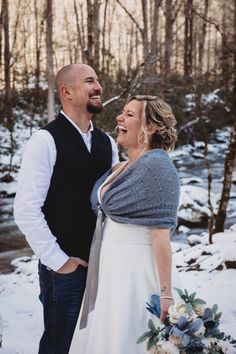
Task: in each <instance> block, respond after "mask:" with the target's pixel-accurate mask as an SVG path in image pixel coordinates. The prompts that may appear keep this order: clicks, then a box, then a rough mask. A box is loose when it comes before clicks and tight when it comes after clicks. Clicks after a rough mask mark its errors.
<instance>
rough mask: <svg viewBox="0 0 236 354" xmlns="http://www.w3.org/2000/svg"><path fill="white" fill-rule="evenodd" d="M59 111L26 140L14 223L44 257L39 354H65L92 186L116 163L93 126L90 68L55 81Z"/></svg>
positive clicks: (87, 236) (94, 86)
mask: <svg viewBox="0 0 236 354" xmlns="http://www.w3.org/2000/svg"><path fill="white" fill-rule="evenodd" d="M56 85H57V91H58V94H59V98H60V102H61V105H62V109H63V110H62V111H61V112H60V113H59V115H58V116H57V118H56V119H55V120H54V121H53V122H51V123H49V124H48V125H47V126H45V127H44V128H43V129H41V130H39V131H38V132H36V133H35V134H34V135H33V136H32V137H31V139H30V140H29V142H28V144H27V147H26V150H25V152H24V157H23V161H22V165H21V170H20V175H19V186H18V191H17V194H16V198H15V204H14V216H15V221H16V223H17V225H18V226H19V228H20V229H21V231H22V232H23V233H24V234H25V236H26V239H27V241H28V243H29V244H30V246H31V248H32V249H33V251H34V252H35V254H36V255H37V256H38V257H39V260H40V262H39V280H40V290H41V291H40V300H41V302H42V304H43V309H44V327H45V330H44V333H43V336H42V338H41V341H40V345H39V354H67V353H68V351H69V347H70V343H71V339H72V335H73V332H74V328H75V325H76V322H77V318H78V314H79V310H80V307H81V301H82V297H83V292H84V288H85V281H86V273H87V265H88V264H87V261H88V256H89V249H90V244H91V240H92V235H93V231H94V228H95V216H94V214H93V212H92V210H91V206H90V199H89V197H90V192H91V189H92V187H93V184H94V182H95V181H96V180H97V179H98V178H99V177H100V176H101V175H102V174H103V173H104V172H105V171H106V170H108V169H109V168H110V167H111V166H112V165H114V164H116V163H117V162H118V152H117V147H116V144H115V142H114V140H113V139H112V138H110V137H109V136H108V135H106V134H105V133H103V132H101V131H100V130H98V129H97V128H95V127H94V126H93V124H92V122H91V117H92V115H93V114H96V113H99V112H101V110H102V103H101V93H102V88H101V85H100V83H99V81H98V78H97V75H96V73H95V71H94V70H93V69H92V68H91V67H90V66H88V65H85V64H73V65H67V66H65V67H63V68H62V69H61V70H60V71H59V72H58V74H57V78H56Z"/></svg>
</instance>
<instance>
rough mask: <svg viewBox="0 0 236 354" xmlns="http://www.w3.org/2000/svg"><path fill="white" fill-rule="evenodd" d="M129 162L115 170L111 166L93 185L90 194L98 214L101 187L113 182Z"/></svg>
mask: <svg viewBox="0 0 236 354" xmlns="http://www.w3.org/2000/svg"><path fill="white" fill-rule="evenodd" d="M127 163H128V161H125V162H124V163H122V164H121V165H120V166H119V168H117V169H116V170H115V171H113V172H112V168H110V169H109V170H108V171H107V172H105V173H104V175H102V176H101V177H100V178H99V179H98V180H97V182H96V183H95V184H94V186H93V190H92V193H91V196H90V200H91V204H92V208H93V210H94V212H95V213H96V214H97V211H98V206H99V205H100V204H101V195H100V192H101V189H102V187H103V186H104V185H105V184H107V183H109V182H110V183H111V182H112V181H113V179H115V178H116V177H117V176H118V175H119V174H120V173H121V172H122V170H123V167H124V166H125V165H126V164H127Z"/></svg>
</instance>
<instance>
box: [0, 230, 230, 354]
mask: <svg viewBox="0 0 236 354" xmlns="http://www.w3.org/2000/svg"><path fill="white" fill-rule="evenodd" d="M195 241H196V242H198V244H197V245H195V246H194V247H189V246H188V247H180V248H179V249H180V250H179V251H178V252H175V253H174V259H175V262H176V265H177V266H178V267H179V272H180V277H181V280H182V284H183V287H184V288H186V289H187V290H188V291H189V292H193V291H196V292H197V295H198V297H200V298H202V299H204V300H205V301H206V302H207V304H208V305H209V306H212V305H213V304H215V303H216V304H218V306H219V310H220V311H222V312H223V315H222V322H221V326H220V329H221V330H222V331H225V332H226V333H228V334H231V335H232V337H234V338H236V306H235V294H236V269H227V268H226V266H225V262H226V261H227V260H231V261H232V260H233V261H234V262H236V252H235V248H236V225H233V226H232V227H231V228H230V230H227V231H226V232H224V233H220V234H216V235H215V236H214V244H213V245H207V244H206V242H205V241H206V235H205V236H204V242H203V240H198V238H195ZM173 246H174V247H173V248H174V249H175V250H177V249H178V247H175V246H176V245H175V244H173ZM185 246H186V245H185ZM189 260H192V261H191V262H190V263H189V264H188V263H187V262H188V261H189ZM193 260H194V262H195V264H199V265H200V269H201V271H196V270H191V271H190V269H191V267H192V265H193V264H194V262H193ZM13 262H14V265H15V266H16V269H15V272H14V273H11V274H8V275H0V313H1V317H2V330H1V331H2V343H3V348H2V349H0V354H35V353H37V348H38V342H39V339H40V336H41V333H42V330H43V319H42V308H41V304H40V302H39V299H38V294H39V285H38V274H37V259H36V257H33V258H32V259H31V258H29V257H22V258H19V259H17V260H15V261H13ZM219 264H220V265H221V268H223V269H222V270H217V269H218V268H217V267H218V266H219ZM195 268H196V267H195ZM216 268H217V269H216ZM193 269H194V268H193ZM232 350H233V351H231V353H229V354H235V353H236V349H235V350H234V349H232Z"/></svg>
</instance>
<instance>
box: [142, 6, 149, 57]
mask: <svg viewBox="0 0 236 354" xmlns="http://www.w3.org/2000/svg"><path fill="white" fill-rule="evenodd" d="M142 15H143V30H142V40H143V61H144V63H145V61H146V58H147V57H148V53H149V45H148V20H147V1H146V0H142Z"/></svg>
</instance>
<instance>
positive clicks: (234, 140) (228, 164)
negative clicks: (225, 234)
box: [215, 0, 236, 232]
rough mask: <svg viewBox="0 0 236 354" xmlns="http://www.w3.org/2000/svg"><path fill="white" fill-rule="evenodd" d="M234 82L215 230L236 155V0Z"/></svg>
mask: <svg viewBox="0 0 236 354" xmlns="http://www.w3.org/2000/svg"><path fill="white" fill-rule="evenodd" d="M233 43H234V51H233V57H234V67H233V74H234V82H233V91H232V114H233V117H234V125H233V127H232V131H231V136H230V142H229V146H228V149H227V151H226V156H225V167H224V181H223V188H222V192H221V198H220V203H219V209H218V213H217V215H216V221H215V232H221V231H224V224H225V220H226V215H227V207H228V203H229V198H230V190H231V185H232V175H233V169H234V163H235V157H236V0H234V38H233Z"/></svg>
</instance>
